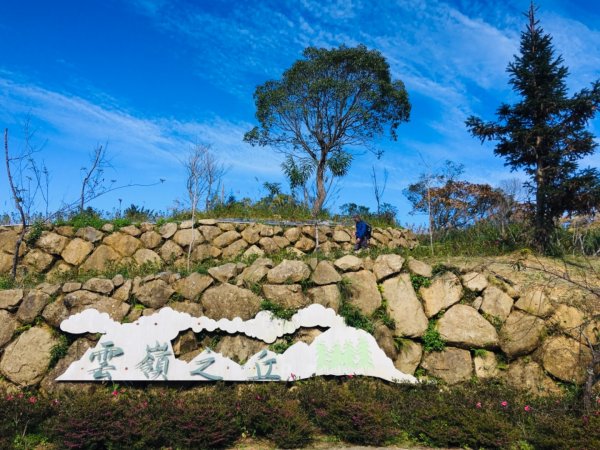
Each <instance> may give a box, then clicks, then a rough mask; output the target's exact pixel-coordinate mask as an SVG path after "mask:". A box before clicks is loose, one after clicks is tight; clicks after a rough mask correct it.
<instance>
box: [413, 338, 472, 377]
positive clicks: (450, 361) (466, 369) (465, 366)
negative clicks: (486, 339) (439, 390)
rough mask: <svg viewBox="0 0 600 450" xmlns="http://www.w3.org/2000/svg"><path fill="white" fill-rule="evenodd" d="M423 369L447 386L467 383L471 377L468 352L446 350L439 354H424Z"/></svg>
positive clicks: (454, 349) (456, 349)
mask: <svg viewBox="0 0 600 450" xmlns="http://www.w3.org/2000/svg"><path fill="white" fill-rule="evenodd" d="M421 367H423V369H425V370H427V372H428V374H429V375H431V376H434V377H436V378H441V379H442V380H443V381H445V382H446V383H448V384H456V383H460V382H462V381H467V380H469V379H470V378H471V376H472V375H473V367H472V362H471V354H470V353H469V351H468V350H461V349H458V348H452V347H450V348H446V349H445V350H443V351H441V352H432V353H427V354H425V357H424V358H423V363H422V364H421Z"/></svg>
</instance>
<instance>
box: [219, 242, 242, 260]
mask: <svg viewBox="0 0 600 450" xmlns="http://www.w3.org/2000/svg"><path fill="white" fill-rule="evenodd" d="M247 248H248V243H247V242H246V241H245V240H243V239H238V240H237V241H235V242H234V243H232V244H229V245H228V246H227V247H225V248H224V249H223V252H222V256H223V258H234V257H236V256H237V255H239V254H240V253H242V252H243V251H244V250H246V249H247Z"/></svg>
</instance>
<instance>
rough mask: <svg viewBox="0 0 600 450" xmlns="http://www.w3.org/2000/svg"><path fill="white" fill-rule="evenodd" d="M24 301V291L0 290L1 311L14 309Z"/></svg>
mask: <svg viewBox="0 0 600 450" xmlns="http://www.w3.org/2000/svg"><path fill="white" fill-rule="evenodd" d="M21 300H23V289H6V290H0V309H12V308H14V307H15V306H17V305H18V304H19V303H21Z"/></svg>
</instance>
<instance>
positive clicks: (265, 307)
mask: <svg viewBox="0 0 600 450" xmlns="http://www.w3.org/2000/svg"><path fill="white" fill-rule="evenodd" d="M260 309H261V310H262V311H270V312H271V313H273V315H274V316H275V317H278V318H280V319H283V320H290V319H291V318H292V316H293V315H294V314H296V312H297V311H296V310H295V309H288V308H284V307H283V306H281V305H279V304H277V303H275V302H272V301H271V300H263V301H262V302H261V303H260Z"/></svg>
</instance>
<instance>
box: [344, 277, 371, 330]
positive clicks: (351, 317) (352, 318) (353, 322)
mask: <svg viewBox="0 0 600 450" xmlns="http://www.w3.org/2000/svg"><path fill="white" fill-rule="evenodd" d="M350 284H351V283H350V280H349V279H348V278H342V281H340V282H339V283H338V287H339V288H340V294H341V297H342V301H341V304H340V309H339V311H338V314H339V315H340V316H342V317H343V318H344V321H345V322H346V325H348V326H349V327H354V328H360V329H361V330H365V331H366V332H368V333H371V334H373V333H374V332H375V325H374V324H373V321H372V320H371V319H370V318H369V317H367V316H365V315H364V314H363V313H362V311H361V310H360V309H358V308H357V307H356V306H354V305H353V304H352V303H350V296H351V291H350Z"/></svg>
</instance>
